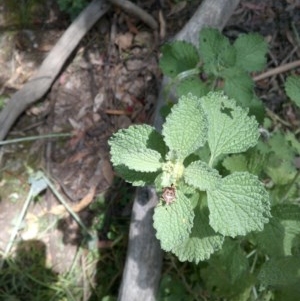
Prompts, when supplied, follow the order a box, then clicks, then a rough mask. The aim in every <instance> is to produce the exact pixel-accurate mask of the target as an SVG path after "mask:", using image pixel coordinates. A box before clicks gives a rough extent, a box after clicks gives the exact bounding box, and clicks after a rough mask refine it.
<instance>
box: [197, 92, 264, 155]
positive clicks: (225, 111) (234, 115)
mask: <svg viewBox="0 0 300 301" xmlns="http://www.w3.org/2000/svg"><path fill="white" fill-rule="evenodd" d="M201 104H202V106H203V107H204V109H205V112H206V113H207V118H208V124H209V130H208V144H209V148H210V150H211V156H212V158H213V159H216V158H217V157H218V156H220V155H221V154H230V153H231V154H233V153H239V152H243V151H245V150H247V149H248V148H249V147H252V146H254V145H256V144H257V140H258V137H259V133H258V130H257V128H258V123H257V121H256V120H255V118H254V117H253V116H252V117H249V116H248V115H247V113H248V111H247V110H243V109H242V108H241V107H238V106H236V104H235V102H234V101H233V100H231V99H228V97H226V96H224V95H222V94H216V93H215V94H208V95H207V96H205V97H203V98H202V100H201ZM241 124H242V125H243V126H242V127H241V126H240V125H241Z"/></svg>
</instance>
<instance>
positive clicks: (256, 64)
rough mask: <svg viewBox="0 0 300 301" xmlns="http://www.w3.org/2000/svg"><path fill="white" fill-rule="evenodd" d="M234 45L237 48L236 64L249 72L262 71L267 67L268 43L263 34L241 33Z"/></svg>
mask: <svg viewBox="0 0 300 301" xmlns="http://www.w3.org/2000/svg"><path fill="white" fill-rule="evenodd" d="M233 46H234V47H235V49H236V66H238V67H241V68H243V70H245V71H248V72H253V71H260V70H262V69H263V68H264V67H265V65H266V54H267V51H268V44H267V43H266V42H265V40H264V38H263V37H262V36H261V35H259V34H257V33H251V34H247V35H246V34H245V35H240V36H239V37H238V38H237V39H236V41H235V43H234V44H233Z"/></svg>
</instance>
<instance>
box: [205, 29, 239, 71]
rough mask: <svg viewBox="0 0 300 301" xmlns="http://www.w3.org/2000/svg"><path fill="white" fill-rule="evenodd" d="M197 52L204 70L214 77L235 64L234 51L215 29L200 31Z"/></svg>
mask: <svg viewBox="0 0 300 301" xmlns="http://www.w3.org/2000/svg"><path fill="white" fill-rule="evenodd" d="M199 42H200V43H199V52H200V55H201V58H202V60H203V62H204V70H205V72H207V73H208V74H214V75H216V76H218V75H219V73H220V72H221V71H222V70H223V69H224V68H227V67H229V66H232V65H233V64H234V62H235V49H234V48H233V46H231V45H230V42H229V40H228V39H227V38H226V37H225V36H223V35H222V34H221V33H220V32H219V31H218V30H217V29H214V28H204V29H202V30H201V31H200V37H199Z"/></svg>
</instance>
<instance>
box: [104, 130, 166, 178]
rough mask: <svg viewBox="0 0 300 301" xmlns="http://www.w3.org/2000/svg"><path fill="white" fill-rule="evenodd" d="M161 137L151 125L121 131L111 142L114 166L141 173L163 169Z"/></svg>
mask: <svg viewBox="0 0 300 301" xmlns="http://www.w3.org/2000/svg"><path fill="white" fill-rule="evenodd" d="M159 140H161V144H162V145H164V143H163V141H162V139H161V136H160V134H159V133H157V132H156V131H155V129H154V128H152V127H151V126H149V125H133V126H130V127H129V128H128V129H125V130H120V131H118V132H117V133H116V134H114V135H113V136H112V137H111V138H110V140H109V145H110V146H111V152H110V153H111V156H112V158H111V161H112V163H113V165H114V166H118V165H125V166H127V167H128V168H129V169H132V170H136V171H141V172H155V171H157V170H159V169H160V168H161V160H162V158H161V154H160V153H159V152H158V151H157V150H156V149H159V146H158V145H159V144H158V141H159Z"/></svg>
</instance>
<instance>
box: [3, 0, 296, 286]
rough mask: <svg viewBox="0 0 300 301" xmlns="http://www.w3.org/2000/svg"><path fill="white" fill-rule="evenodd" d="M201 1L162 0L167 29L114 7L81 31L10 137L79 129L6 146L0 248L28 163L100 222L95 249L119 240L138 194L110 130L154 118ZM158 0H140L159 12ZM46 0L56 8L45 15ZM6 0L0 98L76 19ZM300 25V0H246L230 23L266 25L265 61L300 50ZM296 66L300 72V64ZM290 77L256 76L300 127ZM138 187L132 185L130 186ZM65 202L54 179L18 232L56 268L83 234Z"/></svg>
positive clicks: (239, 27)
mask: <svg viewBox="0 0 300 301" xmlns="http://www.w3.org/2000/svg"><path fill="white" fill-rule="evenodd" d="M42 2H43V1H41V3H42ZM200 2H201V1H192V2H190V1H182V2H176V1H164V6H163V14H164V17H165V21H166V25H167V27H166V34H165V36H164V37H163V38H160V37H159V35H158V34H157V33H155V32H153V31H152V30H150V29H149V28H148V27H147V26H146V25H145V24H143V23H142V21H141V20H139V19H136V18H133V17H132V16H129V15H127V14H126V13H124V12H123V11H122V10H120V9H118V8H116V7H115V8H114V9H113V10H111V11H110V12H109V13H108V14H106V15H105V16H104V17H103V18H102V19H101V20H100V21H99V22H98V23H97V24H96V25H95V26H94V27H93V29H92V30H91V31H90V32H89V33H88V35H87V36H86V37H85V38H84V39H83V40H82V42H81V43H80V45H79V46H78V47H77V49H76V51H75V52H74V53H73V55H72V57H70V59H69V61H68V63H67V64H66V66H65V68H64V69H63V71H62V72H61V74H60V75H59V77H58V78H57V80H56V81H55V83H54V85H53V86H52V88H51V90H50V91H49V93H48V94H47V95H46V97H44V98H43V99H42V100H41V101H40V102H39V103H37V104H35V105H34V106H32V107H31V108H30V109H28V110H27V111H26V112H25V113H24V114H23V115H22V116H21V117H20V118H19V119H18V121H17V123H16V124H15V126H14V127H13V128H12V129H11V132H10V133H9V137H8V138H7V139H14V138H20V137H27V136H34V135H44V134H49V133H71V134H72V137H65V138H53V139H39V140H35V141H32V142H23V143H18V144H12V145H9V146H5V147H2V148H1V150H0V171H1V178H0V197H1V200H0V229H1V231H0V254H2V253H4V251H5V249H6V247H7V244H8V243H9V238H10V235H11V233H12V229H13V226H14V225H15V223H16V218H17V217H18V216H19V213H20V212H21V210H22V207H23V204H24V202H25V200H26V197H27V196H28V194H29V192H30V184H29V183H28V178H29V175H30V172H31V171H34V172H35V171H37V170H39V169H41V170H43V172H44V173H45V174H46V175H47V177H48V178H49V179H50V181H51V182H52V183H53V184H54V186H55V188H56V189H57V191H58V193H59V194H60V195H62V196H63V197H64V198H65V199H66V200H67V202H68V204H69V205H70V206H71V207H72V209H73V210H74V211H75V212H76V213H77V214H78V215H79V216H80V218H81V219H82V221H83V223H84V224H85V225H86V227H89V228H90V229H94V230H93V231H94V233H95V237H96V250H97V251H98V250H99V249H100V250H102V249H103V248H113V247H112V242H113V240H112V239H110V237H109V232H110V231H111V228H110V220H111V219H112V218H114V217H116V216H117V217H122V218H123V219H125V220H126V221H127V223H128V222H129V218H130V207H131V202H130V201H127V200H126V201H127V203H126V204H124V198H125V196H124V195H123V196H122V194H121V193H120V192H121V191H123V190H121V189H120V186H119V185H120V183H119V182H118V183H117V184H116V181H115V180H114V176H115V175H114V172H113V170H112V167H111V164H110V161H109V148H108V144H107V140H108V138H109V137H110V136H111V135H112V133H114V132H115V131H117V130H118V129H120V128H126V127H128V126H129V125H131V124H136V123H149V124H151V122H152V117H153V112H154V107H155V102H156V98H157V93H158V90H159V85H160V80H161V78H162V76H161V73H160V70H159V67H158V60H159V54H160V53H159V47H160V46H161V45H162V44H163V43H164V42H166V41H167V40H168V39H170V37H172V35H173V34H174V33H175V32H177V31H178V30H179V29H180V28H181V27H182V25H183V24H184V22H185V21H186V20H187V19H188V18H189V16H191V15H192V12H193V10H194V8H195V7H196V6H197V5H198V3H200ZM155 4H156V1H152V0H147V1H139V5H140V6H141V7H142V8H143V9H145V10H146V11H148V12H151V14H152V15H153V17H154V18H156V19H157V16H158V7H157V6H156V5H155ZM42 5H44V6H46V7H47V8H48V10H47V14H46V15H45V13H44V14H43V15H42V16H41V14H40V10H41V9H42ZM0 8H1V10H0V29H1V32H0V95H1V98H0V101H1V99H2V100H3V101H4V102H5V100H6V99H7V98H9V96H10V95H12V94H13V93H14V92H16V91H17V90H19V89H20V88H21V87H22V85H23V84H24V83H25V82H26V81H27V80H28V79H29V78H30V77H31V76H32V74H34V72H36V70H37V68H38V67H39V65H40V64H41V62H42V61H43V59H44V58H45V57H46V55H47V54H48V52H49V51H50V49H52V47H53V46H54V45H55V43H56V42H57V41H58V39H59V37H60V36H61V35H62V33H63V32H64V30H65V29H66V28H67V26H68V24H69V20H68V18H67V16H66V15H65V14H63V13H60V12H59V10H58V7H57V5H56V4H55V2H54V1H50V0H47V1H46V0H45V1H44V2H43V3H42V4H41V7H40V8H36V12H35V13H36V15H33V17H32V18H30V20H28V23H27V24H25V23H24V21H23V23H21V24H19V25H18V24H17V23H16V22H17V21H16V20H17V19H16V17H14V18H15V19H14V18H11V19H10V18H9V16H10V14H9V7H6V6H5V3H4V4H0ZM39 9H40V10H39ZM43 11H44V10H43ZM11 15H12V14H11ZM38 16H39V17H38ZM16 25H18V26H16ZM299 31H300V2H299V1H297V0H286V1H282V0H277V1H271V0H268V1H256V0H251V1H250V0H249V1H246V0H243V1H241V3H240V5H239V7H238V8H237V10H236V12H235V14H234V15H233V16H232V18H231V19H230V20H229V22H228V24H227V26H226V28H225V29H224V33H225V34H226V35H227V36H228V37H230V38H232V39H235V38H236V37H237V36H238V35H239V34H241V33H247V32H259V33H260V34H262V35H263V36H264V37H265V39H266V40H267V41H268V43H269V45H270V48H269V54H268V66H267V69H271V68H274V67H276V66H279V65H283V64H286V63H289V62H292V61H296V60H299V59H300V41H299ZM293 72H295V73H298V74H299V72H300V69H299V68H298V69H297V70H294V71H293ZM285 77H286V74H278V75H274V76H272V77H268V78H266V79H263V80H260V81H258V82H257V83H256V84H257V93H258V95H259V96H260V97H261V99H262V100H263V101H264V104H265V106H266V107H267V108H268V110H269V115H270V117H271V118H276V117H274V116H277V117H278V118H279V119H278V120H285V122H284V124H282V123H281V122H280V121H277V124H278V126H279V127H283V126H288V127H289V128H292V129H293V128H295V129H296V128H297V127H299V121H298V120H299V118H298V117H299V116H297V113H296V111H295V109H294V107H293V106H292V105H291V104H287V103H286V96H285V94H284V91H283V88H282V86H283V82H284V79H285ZM122 185H124V184H122ZM128 189H129V188H128ZM132 192H133V190H130V189H129V195H130V193H132ZM101 198H104V200H105V201H104V202H105V206H104V207H102V209H101V210H102V212H100V213H102V214H104V213H105V214H104V215H106V219H105V220H106V222H105V223H104V224H102V227H100V229H99V228H98V229H96V228H95V227H94V228H93V227H92V226H93V225H95V223H97V221H98V219H97V216H99V215H100V213H99V211H98V209H97V210H95V206H94V207H93V204H94V205H95V203H96V204H97V202H99V200H100V199H101ZM129 199H130V198H129ZM59 205H60V202H59V201H58V200H57V197H55V195H54V194H53V191H52V190H51V189H49V187H48V189H47V190H46V191H44V192H43V193H41V194H39V196H38V198H36V201H35V202H31V204H30V209H29V210H28V212H27V214H26V216H25V219H24V222H23V224H22V230H21V231H20V232H19V233H18V239H23V240H31V241H42V242H43V243H44V244H45V246H46V250H45V262H46V263H45V264H46V265H47V266H51V267H52V268H53V271H54V272H55V273H64V272H66V271H68V270H69V269H70V268H71V266H72V264H73V262H74V258H75V257H76V255H77V254H78V247H79V246H80V245H81V244H82V240H83V238H84V237H83V235H82V231H81V230H82V229H80V227H79V226H78V224H77V223H76V222H75V221H74V219H73V218H71V217H70V216H69V215H68V214H67V213H66V212H65V211H64V210H63V209H61V207H59ZM103 208H106V209H103ZM107 208H109V210H107ZM107 215H108V216H109V217H107ZM57 225H58V226H57ZM97 231H98V232H97ZM125 243H126V239H125ZM125 248H126V246H125ZM94 249H95V248H94ZM87 254H88V251H87V250H86V252H83V253H81V255H80V256H82V261H81V264H82V262H84V259H85V258H87ZM79 264H80V263H79ZM96 264H97V261H93V264H92V265H90V266H89V267H87V266H86V270H87V271H88V272H89V273H90V274H91V275H94V274H93V273H94V270H95V265H96ZM118 277H120V275H119V276H118ZM78 281H79V282H80V281H82V279H79V280H78Z"/></svg>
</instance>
